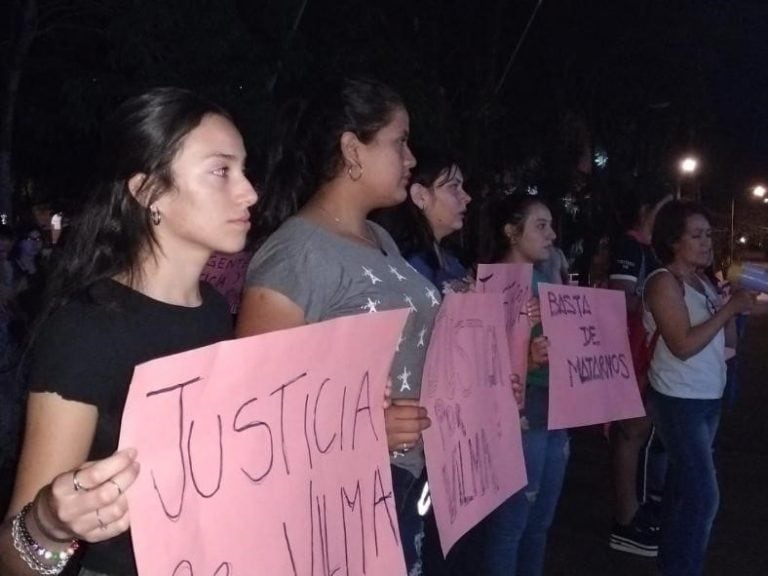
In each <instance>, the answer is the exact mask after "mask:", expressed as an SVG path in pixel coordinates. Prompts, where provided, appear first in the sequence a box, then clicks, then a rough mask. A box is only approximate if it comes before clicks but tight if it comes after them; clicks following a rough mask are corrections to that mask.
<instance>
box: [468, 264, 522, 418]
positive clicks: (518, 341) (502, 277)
mask: <svg viewBox="0 0 768 576" xmlns="http://www.w3.org/2000/svg"><path fill="white" fill-rule="evenodd" d="M532 282H533V266H532V265H531V264H480V265H478V267H477V283H476V284H475V290H476V291H477V292H483V293H491V292H494V293H499V294H502V297H503V301H504V317H505V318H506V328H507V340H508V341H509V356H510V361H511V363H512V374H513V378H514V379H515V380H516V381H517V382H519V383H520V388H521V390H522V391H523V394H524V393H525V377H526V374H527V373H528V347H529V346H530V343H531V324H530V323H529V322H528V318H527V317H526V316H525V310H526V304H527V303H528V300H530V298H531V284H532ZM524 404H525V397H524V396H523V401H522V402H521V407H522V406H523V405H524Z"/></svg>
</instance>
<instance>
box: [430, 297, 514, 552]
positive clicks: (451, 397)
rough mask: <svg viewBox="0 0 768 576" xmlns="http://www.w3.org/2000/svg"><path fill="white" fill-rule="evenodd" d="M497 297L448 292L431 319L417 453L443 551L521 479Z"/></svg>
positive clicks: (498, 299) (507, 356)
mask: <svg viewBox="0 0 768 576" xmlns="http://www.w3.org/2000/svg"><path fill="white" fill-rule="evenodd" d="M508 349H509V347H508V344H507V338H506V329H505V327H504V309H503V303H502V296H501V294H476V293H468V294H448V295H447V296H446V297H445V299H444V300H443V303H442V305H441V307H440V312H439V314H438V316H437V320H436V321H435V328H434V330H433V332H432V339H431V341H430V344H429V350H428V352H427V361H426V365H425V367H424V382H423V386H422V395H421V403H422V405H423V406H425V407H426V408H427V411H428V413H429V415H430V417H431V418H432V426H431V428H428V429H427V430H425V431H424V433H423V437H424V451H425V454H426V458H427V473H428V476H429V487H430V492H431V494H432V503H433V505H434V507H435V518H436V520H437V527H438V531H439V533H440V544H441V546H442V549H443V552H444V553H445V554H447V553H448V551H449V550H450V549H451V547H452V546H453V545H454V544H455V543H456V541H457V540H458V539H459V538H460V537H461V536H462V535H463V534H465V533H466V532H467V531H468V530H469V529H470V528H472V527H473V526H474V525H475V524H477V523H478V522H479V521H480V520H482V519H483V518H484V517H485V516H487V515H488V514H489V513H490V512H491V511H492V510H493V509H494V508H496V507H497V506H498V505H499V504H501V503H502V502H504V500H506V499H507V498H509V497H510V496H511V495H512V494H514V493H515V492H516V491H517V490H519V489H520V488H522V487H523V486H524V485H525V484H526V482H527V478H526V475H525V464H524V461H523V453H522V444H521V440H520V421H519V418H518V408H517V403H516V402H515V399H514V395H513V392H512V379H513V378H512V370H511V367H510V363H509V353H508Z"/></svg>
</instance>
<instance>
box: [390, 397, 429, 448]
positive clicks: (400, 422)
mask: <svg viewBox="0 0 768 576" xmlns="http://www.w3.org/2000/svg"><path fill="white" fill-rule="evenodd" d="M431 425H432V421H431V420H430V419H429V417H428V416H427V409H426V408H424V407H422V406H419V400H418V399H416V398H414V399H405V398H400V399H396V400H392V401H391V405H390V406H389V408H387V409H386V410H385V411H384V428H385V429H386V431H387V444H388V446H389V450H390V452H393V451H400V452H407V451H408V450H410V449H411V448H413V447H414V446H415V445H416V443H417V442H418V441H419V439H420V438H421V432H422V430H426V429H427V428H429V427H430V426H431Z"/></svg>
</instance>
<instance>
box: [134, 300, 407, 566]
mask: <svg viewBox="0 0 768 576" xmlns="http://www.w3.org/2000/svg"><path fill="white" fill-rule="evenodd" d="M407 314H408V312H407V310H395V311H389V312H380V313H378V314H364V315H360V316H350V317H345V318H339V319H336V320H332V321H329V322H323V323H318V324H312V325H309V326H303V327H300V328H295V329H291V330H283V331H279V332H272V333H269V334H263V335H260V336H254V337H252V338H245V339H241V340H233V341H228V342H222V343H219V344H214V345H212V346H207V347H205V348H200V349H197V350H193V351H190V352H185V353H182V354H176V355H174V356H169V357H166V358H162V359H159V360H155V361H152V362H148V363H146V364H142V365H140V366H138V367H137V368H136V371H135V374H134V378H133V381H132V383H131V387H130V391H129V395H128V403H127V406H126V409H125V413H124V417H123V424H122V435H121V439H120V445H121V446H122V447H129V446H133V447H136V448H137V449H138V454H139V455H138V460H139V462H140V464H141V473H140V474H139V476H138V478H137V480H136V483H135V484H134V485H133V486H132V487H131V489H130V490H129V491H128V492H127V495H128V500H129V505H130V514H131V529H132V538H133V545H134V550H135V553H136V560H137V565H138V569H139V573H140V574H141V575H142V576H193V575H198V576H199V575H205V576H208V575H216V576H227V575H229V576H234V575H242V574H274V575H289V576H291V575H293V576H300V575H312V574H315V575H321V574H326V575H330V574H367V575H372V576H374V575H375V576H391V575H393V574H405V562H404V559H403V553H402V548H401V546H400V535H399V530H398V524H397V512H396V507H395V502H394V495H393V492H392V480H391V474H390V468H389V452H388V449H387V437H386V432H385V430H384V410H383V400H384V388H385V385H386V382H387V379H388V373H389V367H390V363H391V361H392V356H393V355H394V352H395V348H396V346H397V342H398V339H399V336H400V333H401V331H402V328H403V325H404V324H405V320H406V317H407ZM329 342H331V343H332V348H331V349H330V350H329V347H328V343H329ZM329 352H330V353H329Z"/></svg>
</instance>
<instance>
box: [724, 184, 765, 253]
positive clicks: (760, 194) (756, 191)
mask: <svg viewBox="0 0 768 576" xmlns="http://www.w3.org/2000/svg"><path fill="white" fill-rule="evenodd" d="M752 196H753V197H755V198H762V200H763V204H768V189H766V187H765V186H763V185H762V184H758V185H757V186H753V187H752ZM735 216H736V196H735V195H733V196H731V262H733V244H734V231H735V226H734V224H735V223H734V218H735ZM736 242H738V243H739V244H741V245H742V246H743V245H744V244H746V243H747V237H746V236H740V237H739V239H738V240H736Z"/></svg>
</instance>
